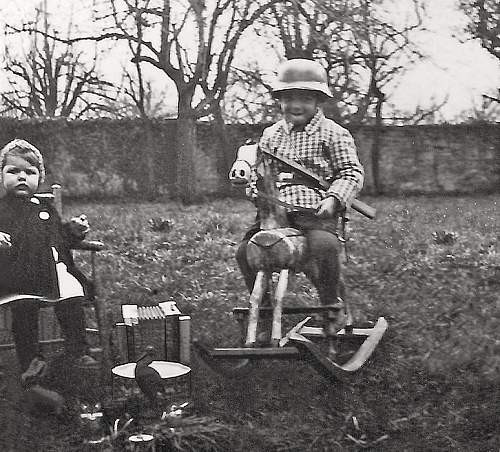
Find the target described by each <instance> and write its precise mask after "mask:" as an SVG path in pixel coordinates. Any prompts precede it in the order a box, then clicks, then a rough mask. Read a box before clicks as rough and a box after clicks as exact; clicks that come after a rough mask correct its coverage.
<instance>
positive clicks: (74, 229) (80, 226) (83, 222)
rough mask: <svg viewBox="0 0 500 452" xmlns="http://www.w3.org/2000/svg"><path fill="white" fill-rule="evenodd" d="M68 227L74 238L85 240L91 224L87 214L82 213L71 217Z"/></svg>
mask: <svg viewBox="0 0 500 452" xmlns="http://www.w3.org/2000/svg"><path fill="white" fill-rule="evenodd" d="M68 229H69V232H70V233H71V235H72V236H73V237H74V238H76V239H78V240H83V239H84V238H85V236H86V235H87V234H88V232H89V231H90V224H89V220H88V219H87V216H86V215H84V214H82V215H80V216H79V217H73V218H71V220H70V221H69V223H68Z"/></svg>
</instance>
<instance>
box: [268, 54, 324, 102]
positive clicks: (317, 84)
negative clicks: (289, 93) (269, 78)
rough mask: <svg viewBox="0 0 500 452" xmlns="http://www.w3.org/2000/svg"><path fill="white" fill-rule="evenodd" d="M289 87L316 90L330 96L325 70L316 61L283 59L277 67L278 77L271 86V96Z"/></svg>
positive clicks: (275, 95) (276, 95)
mask: <svg viewBox="0 0 500 452" xmlns="http://www.w3.org/2000/svg"><path fill="white" fill-rule="evenodd" d="M289 89H303V90H307V91H317V92H320V93H323V94H324V95H325V96H328V97H332V92H331V91H330V88H329V87H328V83H327V75H326V71H325V69H324V68H323V66H321V64H319V63H318V62H317V61H313V60H306V59H304V58H294V59H292V60H288V61H285V62H284V63H283V64H282V65H281V66H280V68H279V69H278V77H277V79H276V82H275V83H274V86H273V96H274V97H278V96H279V93H280V92H282V91H286V90H289Z"/></svg>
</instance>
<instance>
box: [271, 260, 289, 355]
mask: <svg viewBox="0 0 500 452" xmlns="http://www.w3.org/2000/svg"><path fill="white" fill-rule="evenodd" d="M288 274H289V269H288V268H284V269H282V270H281V271H280V276H279V279H278V284H277V286H276V293H275V295H274V305H273V328H272V332H271V345H272V346H273V347H277V346H278V344H279V341H280V339H281V316H282V313H283V298H284V297H285V293H286V289H287V286H288Z"/></svg>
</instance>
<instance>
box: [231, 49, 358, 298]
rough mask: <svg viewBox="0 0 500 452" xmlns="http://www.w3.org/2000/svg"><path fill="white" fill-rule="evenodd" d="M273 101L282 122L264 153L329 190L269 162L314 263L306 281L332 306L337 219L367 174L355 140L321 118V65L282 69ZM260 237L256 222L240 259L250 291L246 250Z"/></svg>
mask: <svg viewBox="0 0 500 452" xmlns="http://www.w3.org/2000/svg"><path fill="white" fill-rule="evenodd" d="M273 96H274V97H275V98H276V99H277V100H278V102H279V105H280V108H281V112H282V115H283V118H282V119H281V120H280V121H278V122H276V123H275V124H273V125H271V126H270V127H268V128H266V129H265V130H264V132H263V134H262V137H261V139H260V142H259V149H260V152H262V153H272V154H274V155H276V156H277V157H280V156H281V157H284V158H286V159H288V160H293V161H294V162H296V163H298V164H299V165H301V167H303V168H305V169H306V170H308V171H309V172H313V173H314V174H315V175H317V176H318V177H319V178H321V179H322V180H325V181H327V182H328V184H329V186H328V188H326V189H325V188H324V187H318V186H317V185H316V184H313V183H311V181H310V180H309V179H307V178H305V177H303V176H301V175H300V174H297V173H295V172H292V173H291V172H290V168H289V167H286V165H283V164H282V163H281V162H280V161H279V159H277V160H276V159H272V161H271V165H273V167H274V170H275V171H274V172H275V173H276V174H277V175H278V182H279V183H278V191H279V201H280V202H281V203H282V204H283V205H286V206H287V220H288V222H289V224H290V226H291V227H294V228H297V229H299V230H301V231H302V232H303V233H304V235H305V236H306V240H307V249H308V258H309V260H310V261H312V263H313V265H312V267H311V271H310V272H309V273H308V277H309V278H310V279H311V281H312V283H313V284H314V286H315V287H316V288H317V290H318V295H319V299H320V302H321V304H333V303H336V302H337V297H342V295H343V287H342V282H341V275H340V243H339V239H338V237H337V224H338V219H339V215H340V214H341V213H342V211H343V210H344V209H345V207H346V206H349V205H350V203H351V202H352V200H353V199H354V198H355V196H356V195H357V194H358V192H359V191H360V189H361V188H362V186H363V180H364V169H363V166H362V165H361V163H360V161H359V159H358V155H357V151H356V146H355V144H354V140H353V138H352V136H351V134H350V133H349V132H348V131H347V130H346V129H345V128H343V127H341V126H340V125H339V124H337V123H335V122H334V121H332V120H331V119H328V118H326V117H325V116H324V114H323V112H322V109H321V103H322V101H324V100H325V99H327V98H329V97H332V94H331V92H330V89H329V87H328V84H327V74H326V71H325V70H324V69H323V67H322V66H321V65H320V64H319V63H317V62H315V61H312V60H306V59H299V58H298V59H292V60H288V61H286V62H285V63H283V64H282V66H281V67H280V68H279V70H278V77H277V80H276V83H275V84H274V86H273ZM256 177H257V176H256V175H254V178H253V179H254V180H253V182H255V179H256ZM252 186H253V187H255V186H256V184H255V183H253V184H252ZM258 231H259V223H258V222H257V223H256V224H255V225H253V226H252V227H251V228H250V229H249V230H248V232H247V233H246V235H245V237H244V239H243V241H242V243H241V244H240V246H239V248H238V251H237V253H236V259H237V262H238V266H239V267H240V270H241V272H242V274H243V276H244V278H245V283H246V285H247V287H248V289H249V290H250V291H251V290H252V288H253V285H254V281H255V276H256V275H255V272H254V271H253V270H252V268H251V267H250V266H249V264H248V261H247V256H246V245H247V243H248V240H249V239H250V238H251V237H252V236H253V235H254V234H255V233H256V232H258Z"/></svg>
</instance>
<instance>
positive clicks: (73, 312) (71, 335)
mask: <svg viewBox="0 0 500 452" xmlns="http://www.w3.org/2000/svg"><path fill="white" fill-rule="evenodd" d="M56 315H57V320H58V321H59V325H60V326H61V330H62V332H63V334H64V338H65V339H66V343H65V348H66V352H67V353H68V354H69V355H72V356H75V357H80V356H82V355H84V354H85V352H86V349H87V342H86V339H85V315H84V312H83V306H82V298H73V299H70V300H64V301H61V302H59V303H57V305H56Z"/></svg>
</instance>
